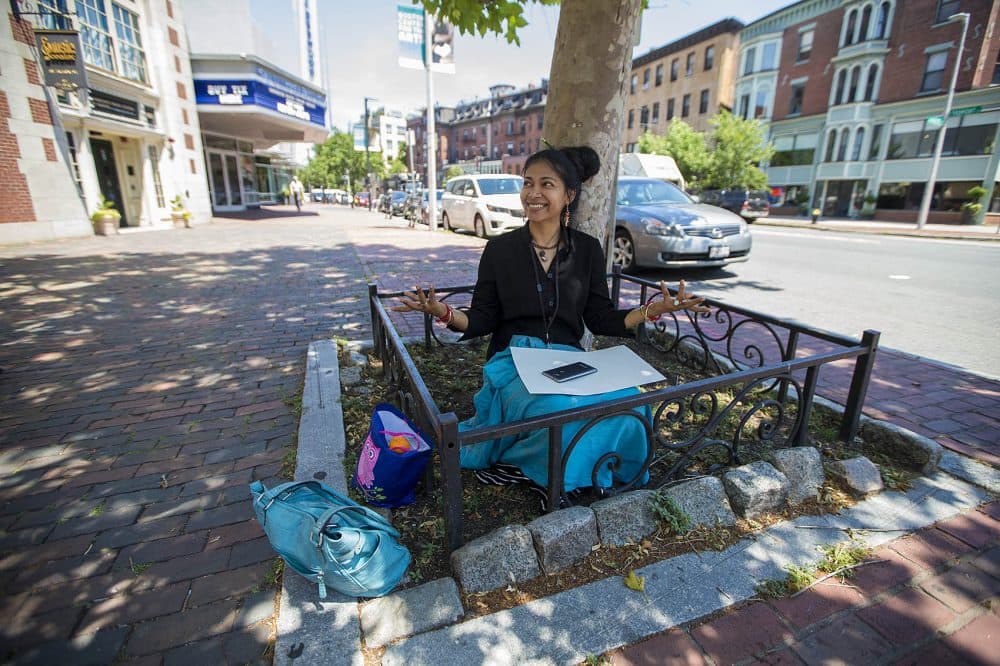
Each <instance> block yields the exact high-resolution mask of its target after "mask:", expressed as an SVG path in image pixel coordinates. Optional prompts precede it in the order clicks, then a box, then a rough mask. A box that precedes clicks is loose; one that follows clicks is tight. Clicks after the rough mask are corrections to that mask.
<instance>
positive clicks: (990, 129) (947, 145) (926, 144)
mask: <svg viewBox="0 0 1000 666" xmlns="http://www.w3.org/2000/svg"><path fill="white" fill-rule="evenodd" d="M998 120H1000V112H993V113H982V114H970V115H968V116H962V117H961V118H951V119H949V121H948V125H949V126H948V128H947V131H946V132H945V138H944V144H943V146H942V149H941V155H942V156H944V157H949V156H955V155H990V154H992V152H993V148H994V145H993V142H994V140H995V138H996V131H997V122H998ZM936 140H937V129H936V128H927V127H926V126H925V122H924V121H920V120H915V121H910V122H905V123H896V124H895V125H893V127H892V138H891V139H890V142H889V154H888V155H887V156H886V159H890V160H900V159H910V158H914V157H930V156H931V155H933V154H934V142H935V141H936Z"/></svg>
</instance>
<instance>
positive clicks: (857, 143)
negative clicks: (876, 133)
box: [851, 127, 865, 162]
mask: <svg viewBox="0 0 1000 666" xmlns="http://www.w3.org/2000/svg"><path fill="white" fill-rule="evenodd" d="M864 141H865V128H864V127H859V128H858V129H857V131H856V132H855V133H854V149H853V150H852V151H851V161H852V162H857V161H858V160H860V159H861V144H863V143H864Z"/></svg>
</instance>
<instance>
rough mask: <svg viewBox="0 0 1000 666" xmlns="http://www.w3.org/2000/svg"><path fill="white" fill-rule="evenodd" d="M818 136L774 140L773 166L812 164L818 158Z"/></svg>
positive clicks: (801, 135)
mask: <svg viewBox="0 0 1000 666" xmlns="http://www.w3.org/2000/svg"><path fill="white" fill-rule="evenodd" d="M816 140H817V135H816V134H798V135H795V136H779V137H776V138H775V139H774V155H773V156H772V157H771V166H773V167H779V166H802V165H806V164H812V163H813V159H814V158H815V156H816Z"/></svg>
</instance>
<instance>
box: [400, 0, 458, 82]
mask: <svg viewBox="0 0 1000 666" xmlns="http://www.w3.org/2000/svg"><path fill="white" fill-rule="evenodd" d="M397 9H398V14H397V34H398V38H399V66H400V67H408V68H411V69H425V68H426V55H425V44H424V10H423V9H422V8H420V7H414V6H412V5H403V4H400V5H397ZM431 23H432V24H431V49H430V67H431V71H433V72H441V73H443V74H454V73H455V30H454V28H453V27H452V25H451V24H450V23H448V22H447V21H438V20H436V19H434V18H431Z"/></svg>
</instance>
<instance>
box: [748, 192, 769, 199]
mask: <svg viewBox="0 0 1000 666" xmlns="http://www.w3.org/2000/svg"><path fill="white" fill-rule="evenodd" d="M750 198H751V199H763V200H764V201H767V191H766V190H755V191H753V192H751V193H750Z"/></svg>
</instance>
